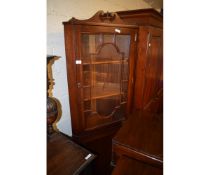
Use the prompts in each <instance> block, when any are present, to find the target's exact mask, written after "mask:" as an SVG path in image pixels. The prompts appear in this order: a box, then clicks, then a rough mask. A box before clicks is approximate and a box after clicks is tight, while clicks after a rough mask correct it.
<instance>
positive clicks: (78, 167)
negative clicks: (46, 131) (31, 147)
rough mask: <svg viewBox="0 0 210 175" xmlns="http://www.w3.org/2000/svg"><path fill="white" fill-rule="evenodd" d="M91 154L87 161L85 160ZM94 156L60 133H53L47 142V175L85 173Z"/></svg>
mask: <svg viewBox="0 0 210 175" xmlns="http://www.w3.org/2000/svg"><path fill="white" fill-rule="evenodd" d="M89 154H91V157H90V158H89V159H87V160H86V159H85V157H86V156H87V155H89ZM94 159H95V155H94V154H92V153H91V152H89V151H88V150H86V149H84V148H82V147H81V146H79V145H77V144H75V143H74V142H72V141H71V140H70V139H69V138H68V137H66V136H64V135H62V134H61V133H56V132H54V133H53V134H52V135H51V136H50V138H48V140H47V174H48V175H71V174H72V175H73V174H82V173H85V169H86V168H87V166H89V164H90V163H91V162H92V161H93V160H94Z"/></svg>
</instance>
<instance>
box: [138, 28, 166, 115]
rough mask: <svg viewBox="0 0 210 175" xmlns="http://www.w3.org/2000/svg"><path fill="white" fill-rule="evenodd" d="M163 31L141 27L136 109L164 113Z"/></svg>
mask: <svg viewBox="0 0 210 175" xmlns="http://www.w3.org/2000/svg"><path fill="white" fill-rule="evenodd" d="M162 44H163V43H162V30H161V29H157V28H153V27H140V29H139V46H138V49H139V50H138V60H137V65H136V81H135V97H134V98H135V99H134V107H135V109H144V110H149V111H153V112H161V111H162V105H160V104H162V101H163V100H162V98H163V96H162V90H163V54H162V53H163V52H162V48H163V47H162Z"/></svg>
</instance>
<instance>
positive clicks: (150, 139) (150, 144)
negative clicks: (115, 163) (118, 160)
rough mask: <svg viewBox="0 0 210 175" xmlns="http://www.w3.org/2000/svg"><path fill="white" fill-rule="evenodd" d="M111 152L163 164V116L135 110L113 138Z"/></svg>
mask: <svg viewBox="0 0 210 175" xmlns="http://www.w3.org/2000/svg"><path fill="white" fill-rule="evenodd" d="M113 152H114V153H116V154H118V155H127V156H130V157H133V158H136V159H138V160H141V161H144V162H147V163H149V164H153V165H157V166H159V167H161V166H162V165H163V116H162V114H152V113H148V112H146V111H135V112H133V113H132V114H131V115H130V116H129V117H128V120H127V121H125V122H124V123H123V126H122V127H121V128H120V130H119V131H118V132H117V134H116V136H115V137H114V138H113Z"/></svg>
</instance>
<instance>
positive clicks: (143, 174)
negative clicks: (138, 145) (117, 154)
mask: <svg viewBox="0 0 210 175" xmlns="http://www.w3.org/2000/svg"><path fill="white" fill-rule="evenodd" d="M162 174H163V170H162V169H160V168H157V167H155V166H151V165H149V164H146V163H143V162H140V161H137V160H135V159H132V158H129V157H126V156H122V157H121V158H120V159H119V161H118V162H117V166H116V168H115V169H114V171H113V172H112V175H162Z"/></svg>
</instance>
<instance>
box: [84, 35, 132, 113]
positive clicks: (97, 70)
mask: <svg viewBox="0 0 210 175" xmlns="http://www.w3.org/2000/svg"><path fill="white" fill-rule="evenodd" d="M82 43H83V45H82V69H83V74H82V76H83V104H84V115H85V116H86V117H88V116H91V115H92V114H98V115H100V116H101V117H108V116H111V115H113V113H114V112H115V111H116V109H118V108H119V107H120V105H121V104H125V103H126V101H127V88H128V57H129V45H130V36H129V35H114V34H104V35H103V34H95V35H93V34H82Z"/></svg>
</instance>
